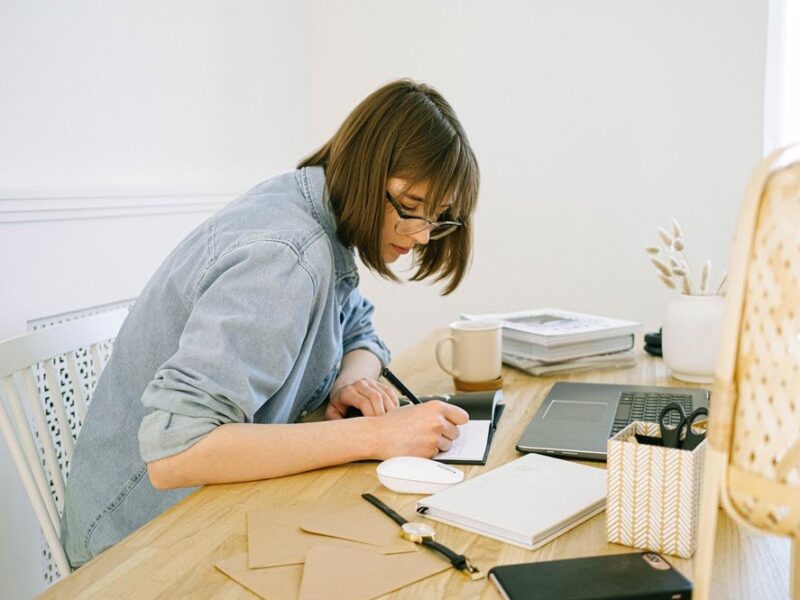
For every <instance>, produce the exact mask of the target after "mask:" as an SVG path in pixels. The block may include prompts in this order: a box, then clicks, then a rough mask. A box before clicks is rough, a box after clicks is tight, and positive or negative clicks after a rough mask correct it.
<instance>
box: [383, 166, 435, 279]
mask: <svg viewBox="0 0 800 600" xmlns="http://www.w3.org/2000/svg"><path fill="white" fill-rule="evenodd" d="M407 185H408V181H406V180H405V179H400V178H398V177H390V178H389V179H387V180H386V191H387V192H389V194H390V195H391V196H392V198H394V199H395V200H396V201H397V203H398V204H399V205H400V207H401V208H402V209H403V212H404V213H405V214H407V215H414V216H419V217H424V216H425V213H426V202H427V201H428V200H427V194H428V182H426V181H423V182H420V183H415V184H413V185H412V186H411V187H409V188H408V189H406V186H407ZM403 190H405V193H403ZM386 204H387V206H386V211H385V212H384V215H383V228H382V230H381V252H382V254H383V260H384V261H385V262H386V263H393V262H394V261H396V260H397V259H398V258H400V257H401V256H403V255H404V254H408V253H409V252H410V251H411V250H412V248H413V247H414V246H415V245H416V244H427V243H428V239H429V236H430V232H429V230H427V229H423V230H422V231H420V232H418V233H414V234H411V235H408V234H400V233H397V231H396V230H395V225H396V224H397V222H398V221H399V220H400V216H399V215H398V214H397V211H396V210H395V209H394V207H393V206H392V205H391V204H390V203H389V201H388V200H387V201H386ZM445 210H447V205H442V206H441V207H440V209H439V210H438V211H437V214H440V213H443V212H444V211H445Z"/></svg>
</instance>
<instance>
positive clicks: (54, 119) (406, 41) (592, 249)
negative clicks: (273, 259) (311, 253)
mask: <svg viewBox="0 0 800 600" xmlns="http://www.w3.org/2000/svg"><path fill="white" fill-rule="evenodd" d="M766 30H767V15H766V6H765V3H762V2H760V1H758V0H748V1H746V2H741V3H729V2H724V1H723V0H707V1H706V2H702V3H697V2H692V1H690V0H676V1H673V2H663V1H661V0H648V1H641V0H607V1H605V2H594V1H592V0H567V1H563V0H559V1H557V0H547V1H540V2H521V1H516V2H511V1H505V2H494V3H488V2H482V1H478V0H460V1H458V0H446V1H445V0H439V1H428V0H405V1H404V2H403V3H379V2H371V1H368V0H348V1H347V2H345V1H340V2H336V3H329V2H325V1H322V0H309V1H308V2H301V3H293V2H256V1H252V2H244V1H238V2H235V3H232V2H222V1H219V2H212V1H211V0H206V1H203V2H197V1H193V2H189V1H183V2H170V3H162V2H155V1H152V0H151V1H147V2H137V3H123V2H89V1H87V0H81V1H77V2H70V3H59V2H54V1H47V2H42V1H36V0H34V1H30V2H25V1H23V0H13V1H12V0H0V140H2V143H0V273H2V277H3V284H2V287H0V338H3V337H6V336H8V335H12V334H15V333H19V332H21V331H22V330H24V327H25V321H26V320H27V319H30V318H35V317H39V316H42V315H45V314H52V313H57V312H63V311H67V310H71V309H76V308H80V307H83V306H88V305H94V304H100V303H104V302H109V301H112V300H116V299H119V298H125V297H129V296H134V295H136V293H138V290H139V289H140V288H141V286H142V285H143V284H144V282H145V280H146V278H147V276H148V274H149V273H151V272H152V270H153V269H154V268H155V266H156V265H157V264H158V262H159V261H160V260H161V259H162V257H163V256H164V255H165V254H166V252H168V250H169V249H170V248H171V247H172V246H173V245H174V244H175V243H176V242H177V240H178V239H179V238H180V237H182V236H183V235H184V233H185V232H186V231H187V230H188V229H189V228H191V227H192V226H193V225H194V224H195V223H196V222H197V221H199V220H200V219H202V218H205V216H206V215H207V214H208V209H210V208H212V207H213V205H214V204H215V203H219V202H222V201H224V199H225V198H227V197H228V196H229V195H230V194H233V193H235V192H238V191H241V190H243V189H245V188H247V187H249V186H250V185H252V184H253V183H255V182H257V181H259V180H261V179H263V178H264V177H266V176H268V175H271V174H274V173H278V172H281V171H284V170H286V169H289V168H291V167H292V165H293V164H294V163H295V162H296V161H297V159H298V158H299V157H301V156H303V155H304V154H306V153H307V152H308V151H309V150H311V149H313V148H314V147H316V146H318V145H319V144H320V143H322V142H323V141H324V140H325V139H326V138H327V137H328V136H329V135H330V134H331V133H332V132H333V130H334V129H335V128H336V126H337V125H338V124H339V123H340V122H341V120H342V119H343V118H344V116H345V115H346V114H347V112H348V111H349V110H350V109H351V108H352V107H353V106H354V105H355V104H356V103H357V102H358V101H359V100H360V99H361V98H362V97H363V96H364V95H366V94H367V93H368V92H370V91H372V90H373V89H374V88H375V87H377V86H378V85H380V84H382V83H384V82H386V81H388V80H390V79H393V78H395V77H400V76H411V77H414V78H418V79H421V80H424V81H427V82H429V83H431V84H433V85H435V86H437V87H438V88H439V89H440V90H441V91H442V92H443V93H444V94H445V96H446V97H447V98H448V99H449V100H450V101H451V102H452V104H453V105H454V107H455V108H456V110H457V112H458V114H459V115H460V117H461V120H462V122H463V123H464V125H465V127H466V129H467V131H468V133H469V135H470V137H471V140H472V143H473V145H474V147H475V150H476V152H477V154H478V158H479V160H480V164H481V168H482V172H483V186H482V193H481V200H480V206H479V212H478V215H477V240H476V254H475V261H474V266H473V269H472V272H471V274H470V276H469V278H468V279H467V281H466V282H465V283H464V285H463V286H462V288H461V289H459V291H458V292H456V293H455V294H453V295H452V296H451V297H448V298H445V299H441V298H439V297H438V296H437V295H436V289H435V288H430V287H427V286H425V285H421V284H414V285H412V284H409V285H405V286H402V287H397V286H395V285H393V284H388V283H386V282H382V281H377V280H375V279H374V278H373V277H372V276H370V275H369V274H365V276H364V283H363V287H364V289H365V294H366V295H368V296H370V297H371V298H372V299H373V300H374V301H375V303H376V305H377V307H378V309H377V321H378V325H379V327H380V328H381V330H382V332H383V334H384V336H385V338H386V339H387V341H388V342H389V343H390V344H391V345H392V346H393V347H394V348H395V350H402V349H403V348H404V347H407V346H408V345H409V344H410V343H412V342H413V341H414V340H416V339H418V338H419V337H420V336H422V335H423V334H424V333H425V332H426V331H428V330H430V329H431V328H432V327H435V326H439V325H442V324H444V323H446V322H447V321H448V320H450V319H451V318H452V317H454V316H455V315H457V313H458V312H459V311H462V310H463V311H489V310H492V311H494V310H510V309H516V308H528V307H534V306H545V305H552V306H560V307H564V308H572V309H576V310H586V311H594V312H599V313H605V314H609V315H615V316H619V317H628V318H633V319H639V320H642V321H643V322H645V324H646V325H647V327H648V328H652V327H655V326H657V324H658V321H659V315H660V311H661V308H662V306H663V304H664V303H665V301H666V300H667V298H668V293H667V291H666V290H665V289H662V288H661V287H659V286H660V284H659V283H658V282H657V279H656V277H655V276H654V274H653V273H652V269H651V268H650V267H649V266H648V264H647V262H646V260H645V258H644V256H643V254H642V252H641V248H642V247H643V246H645V245H648V244H650V243H651V242H652V241H653V240H654V236H655V229H656V227H659V226H663V225H665V224H666V223H667V222H668V221H669V218H670V217H672V216H675V217H676V218H678V219H679V220H680V221H681V223H682V224H683V227H684V230H685V233H686V236H687V239H688V250H689V251H690V254H691V256H692V257H693V258H694V260H695V262H696V263H699V262H700V261H701V260H702V259H703V258H705V257H709V258H711V259H712V260H713V261H714V264H715V265H723V264H724V263H725V262H726V260H727V251H728V241H729V238H730V233H731V230H732V226H733V222H734V218H735V213H736V211H737V209H738V205H739V201H740V198H741V195H742V189H743V185H744V182H745V180H746V178H747V174H748V171H749V170H750V168H751V167H752V166H753V165H754V164H755V163H756V161H757V160H758V158H759V156H760V152H761V147H762V117H763V115H762V113H763V101H762V96H763V89H764V85H763V83H764V62H765V53H766ZM129 196H131V197H132V198H126V197H129ZM32 197H33V198H36V197H41V198H44V200H35V199H33V200H32V199H31V198H32ZM65 198H73V200H68V199H67V200H65ZM126 199H127V200H129V201H130V202H129V203H130V204H131V205H132V206H133V209H125V208H122V207H124V206H125V205H126ZM98 203H99V205H100V206H101V207H105V209H103V210H105V212H103V210H101V211H100V214H105V217H103V218H96V219H91V220H82V219H75V220H69V221H63V220H59V221H53V220H50V219H56V218H63V217H64V216H67V217H78V216H81V215H82V214H88V213H92V211H91V210H88V212H87V211H85V212H83V213H81V212H80V211H81V210H82V209H92V207H96V206H98ZM152 206H155V208H148V207H152ZM170 206H172V207H173V208H174V210H172V214H170V215H166V216H165V215H161V216H157V215H155V214H153V213H157V212H159V211H166V212H169V210H170V209H169V207H170ZM159 207H161V208H159ZM175 207H177V208H175ZM204 207H205V212H203V210H204ZM36 208H43V209H46V210H45V211H44V212H43V213H38V214H39V216H38V217H36V218H33V217H31V213H30V209H36ZM25 209H28V210H29V212H24V211H25ZM93 210H94V209H93ZM126 210H127V211H129V212H130V211H131V210H132V212H133V213H137V214H138V213H142V212H144V213H148V211H149V215H145V216H141V215H140V216H127V217H124V218H123V216H122V215H124V214H128V213H126ZM16 211H23V212H16ZM193 211H196V212H193ZM92 214H94V213H92ZM26 215H27V216H26ZM29 217H30V218H29ZM26 219H28V220H29V222H25V223H23V222H20V221H25V220H26ZM0 448H2V449H0V477H2V481H4V482H7V485H6V487H7V488H11V489H12V490H14V489H16V486H18V482H17V478H16V474H15V473H14V472H13V469H12V467H11V466H10V460H9V458H8V455H7V452H6V451H5V449H4V446H2V445H0ZM0 538H2V540H3V543H2V544H0V580H2V581H3V594H4V596H5V595H8V597H13V598H24V597H29V596H31V595H32V594H33V593H34V592H35V591H36V590H38V589H39V585H40V583H39V579H38V557H37V554H36V553H37V551H38V542H37V541H36V539H35V538H36V529H35V526H34V524H33V517H32V515H31V513H30V511H29V509H28V508H27V503H26V502H25V501H24V499H23V497H22V495H21V492H18V490H17V491H12V492H11V493H9V494H3V495H2V496H0Z"/></svg>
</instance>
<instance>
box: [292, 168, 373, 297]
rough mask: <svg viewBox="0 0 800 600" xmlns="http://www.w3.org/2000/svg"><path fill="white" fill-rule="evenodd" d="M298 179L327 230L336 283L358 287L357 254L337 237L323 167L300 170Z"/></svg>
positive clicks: (312, 208) (313, 212)
mask: <svg viewBox="0 0 800 600" xmlns="http://www.w3.org/2000/svg"><path fill="white" fill-rule="evenodd" d="M296 177H297V179H298V183H299V184H300V188H301V189H302V190H303V194H304V195H305V196H306V198H307V199H308V200H309V202H310V204H311V212H312V214H313V215H314V218H315V219H317V221H319V223H320V225H322V227H323V228H324V229H325V233H327V234H328V238H330V240H331V247H332V248H333V262H334V269H335V273H336V282H337V283H339V282H340V281H342V280H345V279H347V280H351V281H349V282H348V283H350V285H352V286H353V287H355V286H356V285H358V266H357V265H356V261H355V252H354V251H353V250H351V249H349V248H345V247H344V245H343V244H342V243H341V242H340V241H339V238H338V237H337V235H336V217H335V216H334V214H333V208H332V207H331V205H330V203H329V201H328V190H327V188H326V187H325V170H324V169H323V168H322V167H303V168H301V169H298V171H297V174H296Z"/></svg>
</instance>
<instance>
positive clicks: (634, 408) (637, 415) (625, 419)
mask: <svg viewBox="0 0 800 600" xmlns="http://www.w3.org/2000/svg"><path fill="white" fill-rule="evenodd" d="M670 402H677V403H678V404H680V405H681V406H683V411H684V412H685V413H686V414H687V415H688V414H689V413H690V412H692V410H693V408H692V396H691V394H678V393H669V392H667V393H664V392H659V393H644V392H623V393H622V394H621V395H620V397H619V405H618V406H617V414H616V416H615V417H614V425H613V427H612V428H611V434H610V435H609V437H611V436H613V435H616V434H617V433H619V432H620V431H622V430H623V429H625V427H627V425H628V424H629V423H631V422H632V421H652V422H654V423H657V422H658V415H660V414H661V409H662V408H664V407H665V406H666V405H667V404H669V403H670ZM676 413H677V411H672V412H671V413H670V414H669V420H670V423H669V424H670V425H672V426H677V425H678V415H677V414H676Z"/></svg>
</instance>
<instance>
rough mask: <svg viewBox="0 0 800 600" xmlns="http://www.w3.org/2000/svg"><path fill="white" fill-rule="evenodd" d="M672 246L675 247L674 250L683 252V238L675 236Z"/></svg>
mask: <svg viewBox="0 0 800 600" xmlns="http://www.w3.org/2000/svg"><path fill="white" fill-rule="evenodd" d="M672 247H673V248H675V251H676V252H683V248H684V245H683V238H682V237H677V238H675V242H673V245H672Z"/></svg>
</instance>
